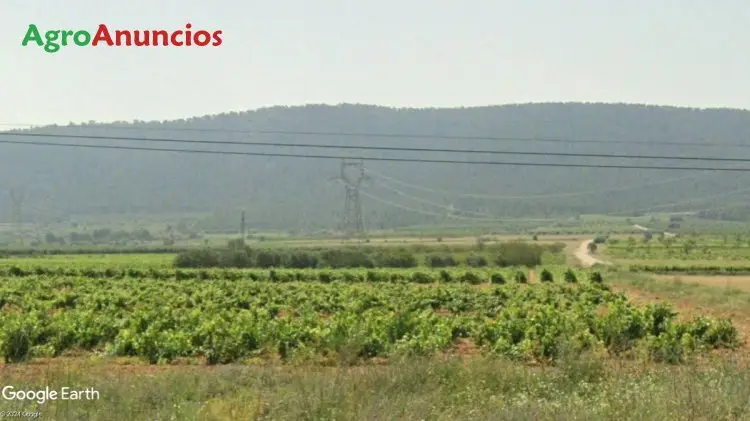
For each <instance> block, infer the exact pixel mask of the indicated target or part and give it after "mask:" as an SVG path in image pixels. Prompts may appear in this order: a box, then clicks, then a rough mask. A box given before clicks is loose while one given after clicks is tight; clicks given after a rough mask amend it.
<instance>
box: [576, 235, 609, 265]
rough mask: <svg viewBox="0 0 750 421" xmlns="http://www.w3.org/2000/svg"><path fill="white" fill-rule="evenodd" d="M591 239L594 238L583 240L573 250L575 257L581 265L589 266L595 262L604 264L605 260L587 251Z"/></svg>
mask: <svg viewBox="0 0 750 421" xmlns="http://www.w3.org/2000/svg"><path fill="white" fill-rule="evenodd" d="M593 241H594V240H586V241H584V242H583V243H581V245H580V246H578V249H577V250H576V252H575V256H576V259H578V261H579V262H581V264H582V265H583V267H591V266H594V265H595V264H602V265H604V264H606V262H604V261H603V260H599V259H597V258H596V257H594V256H592V255H591V254H590V253H589V244H591V243H592V242H593Z"/></svg>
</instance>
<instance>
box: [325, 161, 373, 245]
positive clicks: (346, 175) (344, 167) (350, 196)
mask: <svg viewBox="0 0 750 421" xmlns="http://www.w3.org/2000/svg"><path fill="white" fill-rule="evenodd" d="M351 169H354V171H352V170H351ZM352 172H354V174H352ZM332 179H333V180H338V181H340V182H341V183H342V184H343V185H344V188H345V189H346V199H345V200H344V215H343V221H342V224H341V225H342V226H341V228H342V229H343V230H344V232H345V233H346V235H348V236H351V235H364V233H365V224H364V220H363V218H362V201H361V199H360V196H359V188H360V186H361V185H362V182H363V181H364V180H367V179H369V177H368V176H366V175H365V164H364V161H362V160H361V159H360V160H356V161H351V160H347V159H344V160H342V161H341V172H340V174H339V176H338V177H333V178H332Z"/></svg>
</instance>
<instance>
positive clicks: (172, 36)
mask: <svg viewBox="0 0 750 421" xmlns="http://www.w3.org/2000/svg"><path fill="white" fill-rule="evenodd" d="M192 27H193V25H191V24H189V23H188V24H187V25H185V29H184V30H177V31H172V32H170V31H164V30H133V31H131V30H115V31H110V30H109V28H107V25H104V24H102V25H99V28H98V29H97V31H96V34H95V35H94V38H93V40H92V41H91V45H92V46H94V47H96V46H98V45H100V44H106V45H108V46H110V47H112V46H118V47H121V46H127V47H131V46H136V47H145V46H153V47H158V46H162V47H168V46H175V47H183V46H186V47H191V46H197V47H206V46H208V45H211V46H214V47H218V46H219V45H221V43H222V42H223V40H222V39H221V35H222V31H213V32H209V31H205V30H199V31H192V30H191V29H192Z"/></svg>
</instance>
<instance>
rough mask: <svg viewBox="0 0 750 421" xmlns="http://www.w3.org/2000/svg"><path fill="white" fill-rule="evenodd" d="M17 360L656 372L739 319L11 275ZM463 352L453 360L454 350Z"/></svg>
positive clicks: (726, 340) (606, 299) (448, 291)
mask: <svg viewBox="0 0 750 421" xmlns="http://www.w3.org/2000/svg"><path fill="white" fill-rule="evenodd" d="M0 307H2V308H3V311H2V312H0V352H1V353H2V354H3V356H4V358H5V360H6V362H8V363H14V362H22V361H26V360H27V359H28V358H33V357H57V356H60V355H62V354H64V353H65V352H66V351H71V350H74V351H76V352H94V353H101V354H104V355H109V356H125V357H140V358H143V359H144V360H146V361H148V362H150V363H166V362H170V361H174V360H176V359H181V358H197V359H204V360H205V361H206V362H207V363H209V364H222V363H232V362H241V361H244V360H246V359H248V358H267V357H270V358H281V359H282V360H283V361H295V360H297V359H323V360H326V361H351V360H352V359H357V360H359V359H369V358H374V357H385V358H388V357H392V356H398V355H434V354H436V353H443V352H453V351H455V350H457V349H459V348H461V347H460V346H459V345H461V346H463V347H465V346H467V344H469V345H471V346H473V347H474V348H475V349H476V350H477V351H478V352H482V353H485V354H487V355H494V356H499V357H503V358H511V359H517V360H524V361H526V360H533V361H554V360H555V359H557V358H558V357H560V355H561V354H562V353H571V352H572V353H580V352H584V351H587V350H588V351H596V350H601V351H608V352H609V353H611V354H613V355H621V354H623V353H633V352H643V353H646V355H648V356H649V357H650V358H652V359H653V360H656V361H666V362H672V363H678V362H680V361H681V360H682V359H683V358H684V357H685V356H686V355H687V354H689V353H694V352H702V351H706V350H710V349H715V348H727V347H728V348H731V347H734V346H736V345H737V341H738V338H737V331H736V330H735V328H734V327H733V326H732V324H731V323H730V322H729V321H727V320H711V319H707V318H703V317H698V318H694V319H692V320H690V321H684V322H683V321H678V320H677V318H676V314H675V313H674V312H673V311H672V310H671V309H670V308H668V307H666V306H664V305H661V304H659V305H652V306H647V307H636V306H634V305H632V304H631V303H630V302H628V300H627V298H626V297H625V296H624V295H622V294H620V293H615V292H612V291H611V290H609V288H608V287H607V286H606V285H605V284H596V283H584V284H565V283H547V284H536V285H518V284H507V285H500V286H495V287H492V288H476V287H472V286H470V285H461V284H447V285H444V284H439V285H436V286H434V287H431V288H424V287H422V286H420V285H415V284H409V283H406V284H377V285H375V284H369V283H357V284H345V283H332V284H322V283H311V282H307V283H300V282H294V283H283V284H282V283H268V282H255V281H252V280H249V279H240V280H228V279H217V280H216V281H214V282H204V281H201V280H182V281H177V280H163V279H161V280H160V279H150V280H149V281H148V282H143V280H140V279H129V278H124V279H111V278H101V279H91V278H86V277H77V278H76V277H45V276H39V277H5V278H0ZM452 350H453V351H452Z"/></svg>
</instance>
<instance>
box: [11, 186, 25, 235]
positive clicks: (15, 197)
mask: <svg viewBox="0 0 750 421" xmlns="http://www.w3.org/2000/svg"><path fill="white" fill-rule="evenodd" d="M25 198H26V192H25V191H24V190H23V189H11V190H10V200H11V202H13V225H14V226H15V230H14V231H16V235H20V236H21V242H22V243H23V234H22V233H21V227H22V225H23V201H24V199H25Z"/></svg>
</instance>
